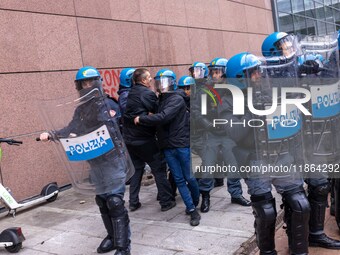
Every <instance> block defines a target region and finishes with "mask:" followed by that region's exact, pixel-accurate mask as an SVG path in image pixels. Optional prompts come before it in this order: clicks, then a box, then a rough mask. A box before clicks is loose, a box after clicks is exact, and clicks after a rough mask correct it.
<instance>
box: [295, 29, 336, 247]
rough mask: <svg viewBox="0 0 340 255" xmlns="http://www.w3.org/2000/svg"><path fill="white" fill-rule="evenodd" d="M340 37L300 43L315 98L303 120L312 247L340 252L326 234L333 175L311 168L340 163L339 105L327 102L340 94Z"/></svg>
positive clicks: (306, 82) (303, 79)
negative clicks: (308, 113)
mask: <svg viewBox="0 0 340 255" xmlns="http://www.w3.org/2000/svg"><path fill="white" fill-rule="evenodd" d="M337 37H338V34H333V35H328V36H305V37H302V38H301V39H300V41H299V44H300V49H301V55H299V60H300V61H299V63H300V66H299V74H300V83H301V84H302V85H303V86H304V87H306V88H307V89H308V90H309V91H310V92H311V97H312V98H311V100H310V101H309V102H308V103H307V104H306V106H307V108H308V109H309V111H310V112H311V114H312V115H311V116H307V115H305V116H304V118H303V120H304V125H303V127H304V128H303V130H304V132H303V133H304V139H303V141H304V143H303V144H304V158H305V167H306V173H305V177H306V178H305V182H306V183H307V184H308V199H309V203H310V205H311V216H310V222H309V233H310V234H309V245H310V246H316V247H323V248H327V249H340V241H338V240H335V239H332V238H330V237H328V236H327V235H326V234H325V233H324V221H325V213H326V207H327V205H328V200H327V199H328V193H329V191H330V184H329V181H328V178H329V177H331V176H329V175H328V174H327V173H324V172H321V171H316V172H312V171H311V169H310V167H314V166H315V167H317V168H318V167H321V166H322V165H323V166H325V165H329V166H330V165H332V164H338V163H339V157H340V135H339V134H338V132H337V131H335V130H337V129H338V128H339V127H338V125H339V123H340V110H339V109H340V108H339V102H338V103H332V104H329V103H328V102H326V103H324V102H323V101H324V100H327V101H328V100H332V99H331V97H332V95H333V96H334V95H338V94H339V88H338V83H339V80H340V77H339V65H338V63H339V61H338V56H337V53H338V47H337V46H338V42H337ZM306 67H307V68H306ZM327 98H328V99H327ZM315 99H318V101H315ZM334 102H336V101H334ZM324 164H325V165H324ZM327 170H328V169H327ZM330 171H331V172H332V170H330Z"/></svg>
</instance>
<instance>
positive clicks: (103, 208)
mask: <svg viewBox="0 0 340 255" xmlns="http://www.w3.org/2000/svg"><path fill="white" fill-rule="evenodd" d="M95 200H96V204H97V205H98V207H99V211H100V213H101V214H109V208H108V207H107V206H106V200H105V199H104V198H102V197H101V196H98V195H97V196H96V198H95Z"/></svg>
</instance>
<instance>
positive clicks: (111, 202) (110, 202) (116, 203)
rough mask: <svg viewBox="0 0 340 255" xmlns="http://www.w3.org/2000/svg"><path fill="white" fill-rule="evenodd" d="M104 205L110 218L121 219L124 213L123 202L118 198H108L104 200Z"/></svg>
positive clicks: (113, 196)
mask: <svg viewBox="0 0 340 255" xmlns="http://www.w3.org/2000/svg"><path fill="white" fill-rule="evenodd" d="M106 205H107V207H108V209H109V214H110V216H111V217H112V218H116V217H121V216H123V215H124V214H125V213H126V209H125V206H124V200H123V199H122V198H121V197H120V196H115V195H112V196H109V197H108V198H107V200H106Z"/></svg>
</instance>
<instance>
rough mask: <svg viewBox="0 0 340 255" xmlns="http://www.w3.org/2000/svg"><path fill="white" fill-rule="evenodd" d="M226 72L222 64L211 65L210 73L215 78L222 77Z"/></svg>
mask: <svg viewBox="0 0 340 255" xmlns="http://www.w3.org/2000/svg"><path fill="white" fill-rule="evenodd" d="M224 74H225V67H222V66H211V67H209V75H210V76H211V77H212V78H213V79H221V78H222V76H223V75H224Z"/></svg>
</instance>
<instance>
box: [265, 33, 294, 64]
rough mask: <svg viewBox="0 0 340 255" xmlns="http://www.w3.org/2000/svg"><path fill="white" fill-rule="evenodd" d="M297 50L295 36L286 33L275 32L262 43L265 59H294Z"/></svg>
mask: <svg viewBox="0 0 340 255" xmlns="http://www.w3.org/2000/svg"><path fill="white" fill-rule="evenodd" d="M295 53H296V48H295V45H294V36H293V35H289V34H287V33H285V32H274V33H272V34H270V35H268V36H267V38H266V39H265V40H264V41H263V43H262V55H263V56H264V57H278V56H283V57H285V58H288V59H290V58H292V57H294V56H295Z"/></svg>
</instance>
